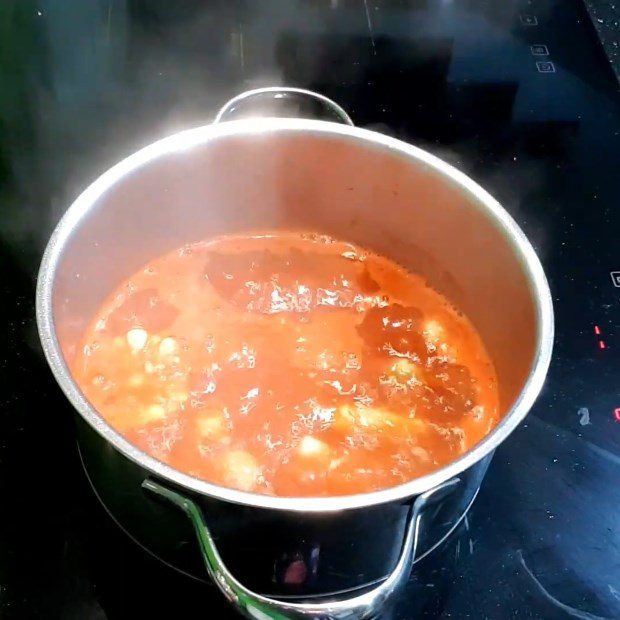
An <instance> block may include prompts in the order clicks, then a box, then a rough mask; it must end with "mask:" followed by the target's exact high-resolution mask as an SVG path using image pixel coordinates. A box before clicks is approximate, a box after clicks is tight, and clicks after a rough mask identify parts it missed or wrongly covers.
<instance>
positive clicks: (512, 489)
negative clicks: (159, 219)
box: [0, 0, 620, 620]
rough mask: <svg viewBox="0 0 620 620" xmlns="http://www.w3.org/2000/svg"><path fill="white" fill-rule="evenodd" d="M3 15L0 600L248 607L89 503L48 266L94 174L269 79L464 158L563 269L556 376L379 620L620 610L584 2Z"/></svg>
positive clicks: (468, 1)
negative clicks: (44, 274)
mask: <svg viewBox="0 0 620 620" xmlns="http://www.w3.org/2000/svg"><path fill="white" fill-rule="evenodd" d="M0 18H1V19H0V23H1V24H2V32H3V34H2V36H1V37H0V79H1V81H2V88H0V128H1V129H0V241H1V244H0V252H1V254H0V257H1V258H0V260H1V262H0V265H1V274H2V275H1V277H0V283H1V287H2V288H1V291H2V314H3V316H4V329H3V330H2V331H1V332H0V338H1V339H2V345H1V347H0V368H1V372H0V380H1V381H2V390H1V391H0V617H1V618H3V619H13V618H15V619H22V618H24V619H29V618H44V619H50V618H61V619H63V620H64V619H67V620H73V619H75V620H78V619H79V620H83V619H88V620H90V619H107V620H115V619H123V618H134V617H150V618H171V617H185V616H188V615H189V613H190V610H194V611H193V613H200V615H201V617H204V618H214V619H215V618H217V619H222V618H233V617H235V616H234V614H233V613H232V612H231V611H230V610H229V609H228V607H227V606H226V605H225V604H224V603H223V602H222V600H221V597H220V596H219V594H217V593H216V592H215V589H214V588H213V587H212V586H209V585H205V584H203V583H201V582H198V581H195V580H192V579H189V578H187V577H184V576H182V575H178V574H176V573H175V572H174V571H172V570H171V569H169V568H168V567H166V566H163V565H161V564H160V563H159V562H157V561H156V560H154V559H153V558H151V557H150V556H149V555H147V554H146V553H144V552H143V551H142V550H141V549H139V548H138V547H136V546H135V545H134V543H133V542H132V541H130V540H128V539H127V538H126V537H125V535H124V534H123V533H122V532H120V531H119V530H118V528H117V527H116V526H115V525H114V524H113V523H112V522H111V521H110V520H109V518H108V516H107V515H106V514H105V512H104V511H103V509H102V508H101V507H100V506H99V505H98V503H97V501H96V500H95V499H94V497H93V495H92V492H91V490H90V488H89V487H88V484H87V483H86V481H85V478H84V475H83V472H82V470H81V467H80V463H79V459H78V457H77V451H76V445H75V432H74V428H73V423H72V419H71V412H70V408H69V407H68V405H67V404H66V402H65V400H64V398H63V396H62V395H61V393H60V390H59V388H58V387H57V386H56V384H55V382H54V380H53V378H52V376H51V374H50V372H49V371H48V368H47V366H46V364H45V361H44V359H43V357H42V353H41V351H40V348H39V345H38V338H37V334H36V326H35V321H34V285H35V281H36V272H37V268H38V262H39V260H40V256H41V253H42V250H43V247H44V245H45V242H46V240H47V238H48V236H49V234H50V232H51V230H52V228H53V226H54V225H55V223H56V222H57V221H58V219H59V217H60V216H61V214H62V213H63V211H64V210H65V209H66V207H67V206H68V205H69V204H70V202H71V201H72V199H73V198H74V197H75V196H76V195H77V194H78V193H79V191H80V190H81V189H83V188H84V187H85V186H86V185H87V184H88V183H89V182H91V181H92V180H93V179H94V178H96V176H97V175H98V174H99V173H100V172H101V171H103V170H105V169H106V168H107V167H109V166H110V165H112V164H113V163H114V162H115V161H117V160H119V159H121V158H122V157H124V156H126V155H128V154H129V153H131V152H132V151H134V150H135V149H137V148H138V147H140V146H142V145H144V144H147V143H149V142H152V141H154V140H155V139H157V138H159V137H162V136H164V135H166V134H169V133H172V132H174V131H177V130H179V129H181V128H184V127H191V126H194V125H199V124H204V123H206V122H209V121H210V120H211V119H212V118H213V116H214V114H215V112H216V110H217V109H218V108H219V106H220V105H221V104H222V103H223V102H224V101H225V100H226V99H228V98H229V97H231V96H233V95H235V94H237V93H239V92H241V91H242V90H246V89H248V88H252V87H256V86H263V85H271V84H287V85H292V86H301V87H305V88H311V89H313V90H317V91H319V92H321V93H324V94H326V95H327V96H329V97H331V98H333V99H335V100H336V101H338V102H339V103H340V104H341V105H342V106H343V107H344V108H345V109H346V110H347V111H348V112H349V113H350V115H351V116H352V118H353V120H354V121H355V123H356V124H357V125H360V126H363V127H368V128H371V129H375V130H377V131H381V132H385V133H388V134H390V135H394V136H396V137H398V138H400V139H402V140H405V141H409V142H412V143H414V144H416V145H419V146H421V147H423V148H426V149H428V150H430V151H431V152H433V153H435V154H438V155H439V156H441V157H443V158H445V159H446V160H448V161H449V162H451V163H453V164H454V165H456V166H457V167H459V168H460V169H462V170H463V171H465V172H467V173H468V174H470V175H471V176H472V177H473V178H474V179H476V180H477V181H478V182H479V183H481V184H482V185H483V186H485V187H486V188H488V189H489V190H490V191H491V192H492V193H493V194H494V195H495V196H496V197H497V198H498V199H499V200H500V201H501V202H502V204H503V205H504V206H505V207H506V208H507V209H508V210H509V211H510V213H511V214H512V215H513V216H514V218H515V219H516V220H517V222H518V223H519V224H520V225H521V226H522V227H523V229H524V231H525V232H526V233H527V235H528V236H529V238H530V239H531V240H532V242H533V244H534V245H535V247H536V250H537V252H538V253H539V255H540V257H541V259H542V261H543V263H544V266H545V269H546V272H547V275H548V278H549V281H550V285H551V288H552V293H553V300H554V306H555V312H556V321H557V333H556V342H555V351H554V357H553V361H552V364H551V369H550V372H549V377H548V380H547V383H546V385H545V388H544V390H543V393H542V395H541V397H540V398H539V400H538V401H537V403H536V405H535V407H534V408H533V410H532V412H531V414H530V415H529V417H528V418H527V420H526V422H525V423H524V424H522V425H521V426H520V428H519V429H518V430H517V431H516V432H515V433H514V434H513V435H512V436H511V437H510V439H509V440H508V441H506V442H505V443H504V444H503V445H502V446H501V448H500V449H498V450H497V453H496V455H495V457H494V460H493V462H492V464H491V467H490V469H489V472H488V475H487V478H486V480H485V482H484V484H483V487H482V490H481V492H480V495H479V497H478V499H477V501H476V503H475V504H474V506H473V508H472V509H471V511H470V512H469V514H468V517H467V519H466V520H465V521H464V522H463V523H462V524H461V526H460V528H459V530H458V531H457V532H455V534H454V535H453V536H452V538H451V539H450V540H449V541H447V543H446V544H445V545H444V546H443V547H442V549H440V550H438V551H437V552H436V553H434V554H432V555H431V556H430V557H429V558H428V559H427V560H425V561H423V562H422V563H421V565H420V566H419V567H418V568H417V570H416V571H415V573H414V575H413V576H412V578H411V580H410V583H409V586H408V589H407V591H406V592H405V593H404V594H403V595H402V596H401V597H400V598H399V599H398V600H397V601H396V604H395V607H394V608H393V609H389V610H385V617H386V618H393V619H395V620H411V619H413V618H418V617H421V618H429V619H430V618H443V619H448V618H455V619H459V620H460V619H464V618H474V619H476V620H482V619H485V618H486V619H501V620H506V619H508V618H534V619H545V620H548V619H550V620H556V619H557V620H561V619H564V618H580V619H587V620H600V619H612V618H619V617H620V484H619V482H620V212H619V210H618V205H619V204H620V202H619V199H620V194H619V192H618V177H619V170H620V106H619V95H618V85H617V81H616V78H615V75H614V72H613V71H612V69H611V67H610V65H609V63H608V60H607V58H606V56H605V53H604V49H603V47H602V46H601V45H600V43H599V40H598V39H597V36H596V31H595V29H594V28H593V24H592V21H591V20H590V18H589V17H588V14H587V12H586V11H585V9H584V7H583V6H582V5H581V3H580V2H578V1H577V0H557V1H554V0H530V1H526V0H519V1H513V0H504V1H502V2H490V1H485V0H463V1H456V0H455V1H452V0H316V1H311V0H287V1H285V0H281V1H279V2H277V1H271V0H270V1H263V2H249V1H248V2H244V1H241V0H236V1H224V0H220V1H219V2H218V1H216V2H209V3H204V2H198V1H192V0H183V1H179V2H174V3H172V2H167V1H164V0H148V1H147V0H79V1H77V0H74V1H73V0H72V1H70V2H62V3H60V2H53V1H52V0H40V1H38V2H34V1H32V0H20V1H19V2H17V1H16V0H15V1H11V0H9V1H7V2H4V3H3V4H2V6H1V7H0ZM196 610H200V611H199V612H198V611H196Z"/></svg>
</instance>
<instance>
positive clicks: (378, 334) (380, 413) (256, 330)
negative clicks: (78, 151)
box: [71, 231, 498, 496]
mask: <svg viewBox="0 0 620 620" xmlns="http://www.w3.org/2000/svg"><path fill="white" fill-rule="evenodd" d="M71 370H72V373H73V374H74V376H75V378H76V380H77V382H78V383H79V385H80V387H81V389H82V390H83V392H84V393H85V395H86V397H87V398H88V399H89V400H90V402H91V403H92V404H93V406H94V407H95V408H96V409H97V410H98V411H99V413H100V414H101V415H102V416H103V417H104V418H105V419H106V420H107V421H108V422H109V424H111V425H112V426H113V427H114V428H115V429H117V430H118V431H119V432H121V433H122V434H124V435H125V436H126V437H127V438H128V439H129V440H130V441H131V442H133V443H134V444H136V445H137V446H138V447H140V448H141V449H142V450H144V451H145V452H147V453H149V454H151V455H152V456H154V457H155V458H157V459H159V460H161V461H164V462H166V463H169V464H170V465H171V466H172V467H175V468H177V469H179V470H180V471H183V472H185V473H188V474H190V475H192V476H196V477H198V478H202V479H205V480H208V481H210V482H213V483H215V484H219V485H222V486H226V487H231V488H236V489H240V490H243V491H251V492H255V493H263V494H273V495H282V496H325V495H343V494H351V493H362V492H368V491H373V490H378V489H382V488H386V487H389V486H393V485H397V484H401V483H403V482H406V481H408V480H411V479H413V478H416V477H418V476H421V475H424V474H426V473H429V472H431V471H433V470H435V469H437V468H439V467H441V466H443V465H445V464H446V463H448V462H449V461H451V460H454V459H455V458H457V457H458V456H459V455H461V454H463V453H464V452H466V451H467V450H468V449H469V448H471V447H472V446H473V445H474V444H475V443H477V442H478V441H480V439H482V438H483V437H484V436H485V434H487V433H488V432H489V431H490V430H491V428H492V427H493V426H494V425H495V424H496V423H497V419H498V396H497V383H496V377H495V371H494V369H493V365H492V363H491V361H490V359H489V357H488V355H487V353H486V351H485V349H484V345H483V343H482V341H481V340H480V337H479V336H478V334H477V333H476V331H475V329H474V327H473V326H472V324H471V323H470V322H469V321H468V320H467V318H466V317H464V316H462V314H460V313H459V312H458V311H457V310H456V309H455V308H453V307H452V306H451V305H450V303H449V302H448V300H446V299H445V298H444V297H442V296H441V295H440V294H439V293H438V292H436V291H434V290H433V289H431V288H430V287H429V286H428V285H427V284H426V283H425V281H424V280H423V279H422V278H421V277H420V276H418V275H416V274H413V273H409V272H407V271H406V270H405V269H403V268H402V267H401V266H399V265H397V264H396V263H394V262H392V261H390V260H388V259H387V258H385V257H383V256H379V255H376V254H374V253H372V252H368V251H366V250H364V249H363V248H360V247H357V246H355V245H353V244H351V243H346V242H343V241H338V240H335V239H331V238H328V237H325V236H322V235H316V234H310V233H307V234H306V233H285V232H279V231H278V232H271V233H265V234H261V235H247V236H229V237H221V238H217V239H214V240H209V241H204V242H200V243H196V244H192V245H187V246H184V247H182V248H179V249H178V250H175V251H174V252H170V253H169V254H166V255H164V256H162V257H159V258H156V259H154V260H153V261H151V262H150V263H149V264H148V265H146V266H145V267H144V268H143V269H141V270H140V271H139V272H137V273H135V274H133V275H132V276H131V277H130V278H129V279H128V280H127V281H126V282H124V283H123V284H122V285H121V286H119V287H118V289H117V290H116V291H114V293H113V294H112V295H111V296H110V298H109V299H108V301H106V302H105V303H104V304H103V305H102V307H101V308H100V309H99V311H98V312H97V314H96V316H94V317H93V320H92V322H91V325H90V327H89V328H88V330H87V331H86V333H85V334H84V338H83V343H82V347H81V349H80V352H79V354H78V355H77V356H76V359H75V360H73V362H72V363H71Z"/></svg>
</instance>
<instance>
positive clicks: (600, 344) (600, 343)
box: [594, 325, 607, 350]
mask: <svg viewBox="0 0 620 620" xmlns="http://www.w3.org/2000/svg"><path fill="white" fill-rule="evenodd" d="M594 334H595V335H596V336H598V348H599V349H601V350H602V349H606V348H607V345H606V344H605V341H604V340H603V339H602V338H601V334H602V332H601V328H600V327H599V326H598V325H595V326H594Z"/></svg>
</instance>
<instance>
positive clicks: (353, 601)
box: [142, 478, 459, 620]
mask: <svg viewBox="0 0 620 620" xmlns="http://www.w3.org/2000/svg"><path fill="white" fill-rule="evenodd" d="M458 482H459V479H458V478H453V479H452V480H448V481H447V482H444V483H443V484H440V485H438V486H437V487H435V488H434V489H431V490H430V491H426V493H422V494H421V495H418V496H417V497H416V498H415V500H414V501H413V503H412V505H411V508H410V511H409V515H408V520H407V526H406V529H405V537H404V541H403V546H402V549H401V552H400V556H399V558H398V562H397V563H396V566H395V568H394V570H393V571H392V573H391V575H390V576H389V577H388V578H387V579H386V580H385V581H383V582H382V583H381V584H380V585H378V586H376V587H375V588H373V589H372V590H370V591H368V592H366V593H365V594H361V595H357V596H353V597H351V598H348V599H343V600H331V601H327V602H321V603H292V602H287V601H282V600H277V599H273V598H269V597H266V596H262V595H261V594H257V593H255V592H252V591H251V590H249V589H248V588H246V587H245V586H244V585H242V584H241V583H240V582H239V581H237V579H235V577H233V575H232V574H231V573H230V571H229V570H228V569H227V568H226V565H225V564H224V562H223V561H222V558H221V557H220V554H219V552H218V550H217V548H216V546H215V542H214V540H213V537H212V535H211V532H210V531H209V528H208V526H207V524H206V521H205V518H204V515H203V513H202V510H201V509H200V507H199V506H198V505H197V504H196V502H194V501H193V500H192V499H190V498H189V497H186V496H184V495H182V494H180V493H178V492H177V491H173V490H172V489H169V488H168V487H166V486H164V485H162V484H160V483H159V482H155V481H154V480H151V479H146V480H145V481H144V482H143V483H142V488H144V489H146V490H148V491H150V492H151V493H154V494H155V495H157V496H159V497H161V498H163V499H165V500H167V501H169V502H171V503H172V504H174V505H175V506H177V507H178V508H180V509H181V510H182V511H183V512H185V514H186V515H187V516H188V517H189V519H190V521H191V522H192V525H193V527H194V531H195V533H196V537H197V538H198V543H199V545H200V551H201V554H202V557H203V560H204V562H205V565H206V568H207V572H208V573H209V575H210V576H211V579H212V580H213V581H214V583H215V584H216V585H217V587H218V588H219V589H220V591H221V592H222V593H223V594H224V596H225V597H226V598H227V599H228V600H229V601H230V602H231V603H232V604H233V605H235V606H236V607H237V609H238V610H239V611H241V612H242V613H243V614H244V615H245V616H246V617H247V618H253V619H254V620H370V619H371V618H374V617H376V614H377V613H378V612H379V611H380V610H381V609H382V608H383V606H384V604H385V602H386V601H387V599H388V598H389V597H390V596H391V595H392V594H393V593H395V592H397V591H398V590H400V589H401V588H402V587H403V586H404V585H405V583H406V582H407V580H408V579H409V574H410V573H411V567H412V565H413V560H414V558H415V553H416V547H417V542H418V534H419V529H420V521H421V511H422V508H423V507H424V506H425V505H426V504H427V503H428V502H429V501H430V500H431V498H432V499H433V500H434V499H439V498H441V497H444V496H445V495H446V494H447V493H449V492H450V491H451V490H452V489H453V488H454V486H455V485H456V484H458Z"/></svg>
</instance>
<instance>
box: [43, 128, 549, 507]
mask: <svg viewBox="0 0 620 620" xmlns="http://www.w3.org/2000/svg"><path fill="white" fill-rule="evenodd" d="M272 229H284V230H291V229H292V230H295V229H302V230H313V231H316V232H317V233H318V234H326V235H331V236H334V237H338V238H343V239H347V240H350V241H352V242H354V243H357V244H359V245H361V246H363V247H367V248H369V249H371V250H374V251H376V252H378V253H380V254H383V255H386V256H388V257H389V258H391V259H393V260H396V261H397V262H399V263H401V264H402V265H404V266H405V267H407V268H408V269H410V270H412V271H414V272H417V273H420V274H423V275H424V276H425V277H426V278H427V280H428V282H429V283H430V285H431V286H433V287H434V288H436V289H437V290H438V291H440V292H441V293H443V294H444V295H445V296H446V297H448V299H450V300H451V301H453V302H454V304H455V305H456V306H457V307H458V308H459V309H460V310H461V311H463V312H464V313H465V314H466V315H467V316H468V317H469V318H470V319H471V321H472V322H473V323H474V325H475V327H476V328H477V329H478V331H479V333H480V335H481V336H482V338H483V340H484V342H485V344H486V346H487V350H488V351H489V354H490V356H491V358H492V359H493V361H494V364H495V367H496V370H497V374H498V381H499V387H500V399H501V408H502V410H503V411H504V412H505V413H506V415H505V417H504V419H503V421H502V422H501V423H500V424H499V425H498V426H497V427H496V429H494V431H493V432H492V433H491V434H490V435H489V436H488V437H487V438H486V439H485V440H483V441H482V442H481V443H480V444H478V446H476V447H474V449H473V450H471V451H470V452H469V453H467V454H465V455H464V456H462V457H460V458H459V459H458V460H457V461H455V462H453V463H451V464H449V465H448V466H446V467H444V468H443V469H442V470H439V471H437V472H434V473H432V474H430V475H427V476H425V477H423V478H419V479H416V480H414V481H412V482H410V483H407V484H404V485H401V486H400V487H395V488H392V489H386V490H383V491H378V492H375V493H370V494H366V495H359V496H349V497H342V498H309V499H306V500H295V499H291V498H278V497H268V496H258V495H253V494H249V493H243V492H240V491H236V490H231V489H223V488H221V487H217V486H214V485H211V484H209V483H207V482H205V481H200V480H197V479H195V478H191V477H190V476H186V475H185V474H183V473H181V472H178V471H176V470H173V469H172V468H170V467H168V466H167V465H165V464H164V463H161V462H158V461H156V460H155V459H154V458H152V457H150V456H148V455H146V454H144V453H142V452H141V451H140V450H138V449H137V448H136V447H135V446H133V445H132V444H130V443H129V442H127V441H126V440H125V439H124V438H123V437H121V436H120V435H119V434H118V433H116V432H115V431H114V430H113V429H112V428H111V427H109V426H108V425H107V424H106V423H105V421H104V420H103V419H102V418H101V417H100V416H99V415H98V414H97V412H96V411H94V410H93V408H92V407H91V406H90V404H89V403H88V402H87V401H86V399H85V398H84V396H83V395H82V393H81V392H80V390H79V388H78V387H77V385H75V383H74V382H73V379H72V378H71V375H70V373H69V371H68V362H70V360H71V359H72V357H73V355H74V354H75V351H76V347H77V346H79V340H80V337H81V335H82V333H83V331H84V329H85V327H86V326H87V324H88V322H89V321H90V319H91V317H92V316H93V314H94V312H95V311H96V309H97V308H98V306H99V305H100V304H101V303H102V301H103V300H104V299H105V298H106V296H107V295H108V294H109V293H110V292H111V291H112V290H113V289H114V288H115V286H116V285H118V283H119V282H120V281H122V280H123V279H124V278H126V277H128V276H129V275H130V274H131V273H133V272H134V271H136V270H137V269H139V268H140V267H141V266H142V265H143V264H144V263H145V262H146V261H148V260H149V259H151V258H153V257H154V256H158V255H161V254H162V253H164V252H167V251H169V250H172V249H174V248H176V247H179V246H181V245H183V244H185V243H188V242H193V241H199V240H202V239H205V238H210V237H215V236H217V235H224V234H230V233H243V232H246V233H250V232H260V231H265V230H272ZM37 317H38V321H39V328H40V333H41V339H42V343H43V347H44V350H45V352H46V355H47V357H48V360H49V362H50V365H51V366H52V369H53V371H54V373H55V375H56V377H57V379H58V381H59V383H60V384H61V386H62V388H63V389H64V391H65V393H66V394H67V395H68V397H69V399H70V400H71V402H72V403H73V405H74V406H75V407H76V408H77V409H78V411H79V412H80V414H81V415H82V416H83V417H84V419H85V420H86V421H87V422H88V423H89V424H90V425H91V426H92V427H93V428H94V429H96V431H97V432H99V433H100V434H101V435H102V436H103V437H105V439H106V440H107V441H108V442H109V443H110V444H111V445H110V450H113V449H114V448H116V449H117V450H119V451H120V452H122V453H123V454H125V455H126V456H127V457H128V458H129V459H131V460H133V461H135V462H136V463H139V464H140V465H141V466H142V467H143V468H144V469H145V470H148V471H149V472H150V473H151V474H152V475H158V476H160V477H162V478H163V479H165V480H167V481H168V482H172V483H174V484H177V485H178V486H180V487H184V488H185V489H187V490H190V491H194V492H197V493H200V494H202V495H208V496H211V497H216V498H219V499H221V500H227V501H233V502H237V503H243V504H246V505H250V506H254V507H263V508H277V509H280V510H293V511H313V512H319V513H321V512H325V511H332V510H336V509H340V508H343V509H344V508H349V509H354V508H358V507H367V506H370V505H381V504H391V503H393V502H394V501H396V500H406V499H407V498H410V497H412V496H414V495H416V494H418V493H422V492H424V491H426V490H428V489H430V488H433V487H435V486H436V485H437V484H439V483H442V482H445V481H446V480H448V479H450V478H453V477H455V476H459V475H461V473H462V472H463V471H465V470H469V468H471V467H472V466H473V465H475V464H476V463H477V462H479V461H480V460H481V459H483V458H484V457H486V456H487V455H488V454H490V453H492V451H493V450H494V449H495V447H497V445H498V444H499V443H501V441H503V439H505V437H506V436H507V435H508V434H509V433H510V432H511V431H512V430H513V429H514V427H515V426H516V425H517V424H518V423H519V421H520V420H521V419H522V418H523V417H524V416H525V415H526V413H527V411H528V409H529V407H530V406H531V403H532V402H533V400H534V399H535V397H536V395H537V393H538V391H539V390H540V388H541V386H542V383H543V381H544V376H545V373H546V370H547V367H548V362H549V358H550V354H551V343H552V339H553V312H552V307H551V300H550V295H549V290H548V287H547V284H546V280H545V277H544V274H543V272H542V268H541V266H540V262H539V261H538V259H537V258H536V255H535V253H534V251H533V249H532V248H531V246H530V245H529V243H528V242H527V240H526V239H525V237H524V236H523V234H522V232H521V231H520V230H519V229H518V228H517V226H516V225H515V224H514V222H513V221H512V220H511V218H510V217H509V216H508V214H507V213H506V212H505V211H504V210H503V209H502V208H501V207H500V206H499V205H498V204H497V203H496V202H495V201H494V200H493V198H492V197H491V196H489V195H488V194H487V193H486V192H484V190H482V189H481V188H480V187H479V186H477V185H476V184H475V183H474V182H473V181H471V180H470V179H468V178H467V177H466V176H465V175H463V174H461V173H459V172H458V171H456V170H454V169H453V168H451V167H450V166H448V165H447V164H445V163H443V162H441V161H440V160H438V159H437V158H435V157H433V156H432V155H429V154H427V153H425V152H423V151H420V150H419V149H416V148H415V147H412V146H410V145H406V144H404V143H402V142H399V141H397V140H394V139H391V138H387V137H385V136H381V135H380V134H376V133H374V132H369V131H365V130H362V129H357V128H354V127H348V126H341V125H336V124H334V123H327V122H321V121H309V120H301V119H260V120H254V121H234V122H229V123H223V124H221V125H218V126H207V127H201V128H197V129H194V130H189V131H187V132H182V133H180V134H176V135H175V136H171V137H170V138H167V139H164V140H162V141H160V142H158V143H155V144H153V145H151V146H149V147H146V148H145V149H143V150H142V151H139V152H138V153H136V154H135V155H133V156H131V157H129V158H128V159H126V160H124V161H123V162H121V163H120V164H118V165H117V166H115V167H114V168H112V169H111V170H109V171H108V172H107V173H105V174H104V175H103V176H102V177H100V178H99V179H98V180H97V181H96V182H95V183H93V185H91V186H90V187H89V188H88V189H87V190H86V191H85V192H84V193H83V194H82V195H81V196H80V197H79V198H78V199H77V200H76V202H75V203H74V204H73V205H72V207H71V208H70V209H69V211H68V212H67V214H66V215H65V217H64V218H63V220H62V221H61V223H60V224H59V226H58V228H57V230H56V232H55V233H54V236H53V237H52V239H51V241H50V244H49V246H48V249H47V251H46V255H45V257H44V260H43V264H42V267H41V272H40V280H39V287H38V291H37ZM113 446H114V448H113Z"/></svg>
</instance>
